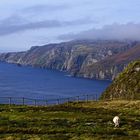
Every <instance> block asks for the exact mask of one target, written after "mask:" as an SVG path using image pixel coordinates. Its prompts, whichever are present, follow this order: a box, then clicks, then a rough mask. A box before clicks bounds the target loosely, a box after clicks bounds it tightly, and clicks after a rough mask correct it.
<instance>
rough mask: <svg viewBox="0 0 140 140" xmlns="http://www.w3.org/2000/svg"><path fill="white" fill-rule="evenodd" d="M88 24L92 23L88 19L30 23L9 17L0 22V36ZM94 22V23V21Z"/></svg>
mask: <svg viewBox="0 0 140 140" xmlns="http://www.w3.org/2000/svg"><path fill="white" fill-rule="evenodd" d="M89 22H93V21H92V20H90V19H87V18H83V19H77V20H71V21H59V20H42V21H34V22H30V21H28V20H25V19H23V18H22V17H20V16H14V15H13V16H11V17H9V18H6V19H4V20H2V21H0V36H2V35H9V34H12V33H17V32H21V31H22V32H23V31H26V30H34V29H41V28H59V27H66V26H78V25H84V24H89ZM94 22H96V21H94Z"/></svg>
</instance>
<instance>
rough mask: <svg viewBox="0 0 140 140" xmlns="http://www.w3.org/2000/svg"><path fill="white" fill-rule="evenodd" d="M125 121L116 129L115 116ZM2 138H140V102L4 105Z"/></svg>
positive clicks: (0, 120)
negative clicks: (36, 105)
mask: <svg viewBox="0 0 140 140" xmlns="http://www.w3.org/2000/svg"><path fill="white" fill-rule="evenodd" d="M116 115H119V116H120V119H121V124H120V127H119V128H114V124H113V123H112V119H113V117H114V116H116ZM0 139H1V140H28V139H29V140H69V139H70V140H102V139H111V140H129V139H130V140H139V139H140V101H138V100H137V101H124V100H114V101H98V102H95V101H91V102H80V103H76V102H74V103H69V105H68V104H63V105H56V106H49V107H33V106H14V105H13V106H8V105H0Z"/></svg>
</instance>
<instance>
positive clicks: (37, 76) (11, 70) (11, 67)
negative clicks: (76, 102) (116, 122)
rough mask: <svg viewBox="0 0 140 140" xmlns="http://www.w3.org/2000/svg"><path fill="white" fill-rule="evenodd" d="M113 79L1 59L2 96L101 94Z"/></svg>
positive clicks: (51, 96)
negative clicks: (91, 77)
mask: <svg viewBox="0 0 140 140" xmlns="http://www.w3.org/2000/svg"><path fill="white" fill-rule="evenodd" d="M110 83H111V81H106V80H103V81H102V80H90V79H84V78H75V77H71V76H69V75H68V74H67V73H64V72H59V71H56V70H48V69H41V68H33V67H25V66H17V65H15V64H7V63H3V62H0V97H25V98H35V99H48V100H49V99H56V98H58V97H59V98H67V97H73V96H79V95H86V94H89V95H93V94H97V95H98V96H100V95H101V93H102V92H103V91H104V90H105V89H106V87H107V86H109V84H110Z"/></svg>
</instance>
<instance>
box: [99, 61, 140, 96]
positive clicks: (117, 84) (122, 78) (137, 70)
mask: <svg viewBox="0 0 140 140" xmlns="http://www.w3.org/2000/svg"><path fill="white" fill-rule="evenodd" d="M101 99H140V60H138V61H134V62H132V63H130V64H129V65H128V67H127V68H126V69H125V70H124V71H123V72H122V73H120V74H119V75H118V77H116V79H115V80H114V82H113V83H112V84H111V86H109V87H108V88H107V89H106V91H105V92H104V93H103V94H102V97H101Z"/></svg>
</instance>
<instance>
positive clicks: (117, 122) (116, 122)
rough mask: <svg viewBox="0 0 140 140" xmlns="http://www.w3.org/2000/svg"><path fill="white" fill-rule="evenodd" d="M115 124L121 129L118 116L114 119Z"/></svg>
mask: <svg viewBox="0 0 140 140" xmlns="http://www.w3.org/2000/svg"><path fill="white" fill-rule="evenodd" d="M113 122H114V124H115V127H119V123H120V118H119V117H118V116H115V117H114V118H113Z"/></svg>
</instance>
